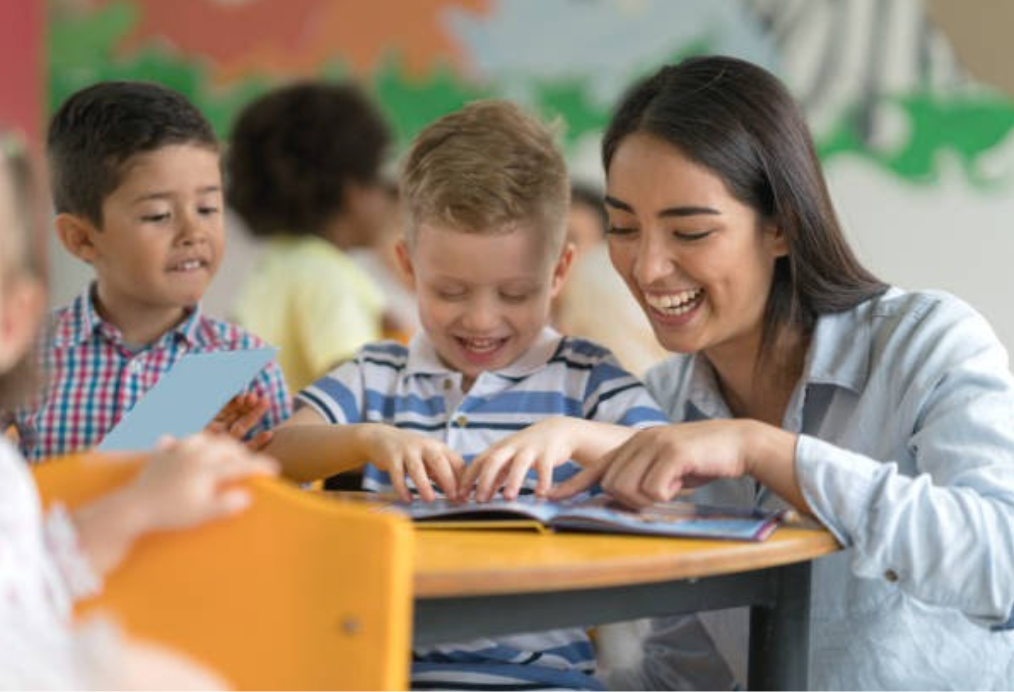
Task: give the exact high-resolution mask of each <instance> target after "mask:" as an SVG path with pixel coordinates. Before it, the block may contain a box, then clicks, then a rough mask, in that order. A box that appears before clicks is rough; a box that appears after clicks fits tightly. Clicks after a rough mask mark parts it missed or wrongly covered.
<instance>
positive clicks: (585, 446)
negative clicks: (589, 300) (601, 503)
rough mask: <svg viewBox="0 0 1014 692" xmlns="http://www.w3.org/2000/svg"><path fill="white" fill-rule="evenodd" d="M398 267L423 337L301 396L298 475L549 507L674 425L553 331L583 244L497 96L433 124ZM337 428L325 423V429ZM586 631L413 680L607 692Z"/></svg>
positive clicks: (432, 667)
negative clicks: (560, 493) (559, 298)
mask: <svg viewBox="0 0 1014 692" xmlns="http://www.w3.org/2000/svg"><path fill="white" fill-rule="evenodd" d="M401 190H402V194H403V199H404V203H405V206H406V210H407V216H408V219H407V227H406V234H405V239H404V242H403V243H402V245H401V246H400V249H399V257H400V261H401V263H402V265H403V267H404V269H405V271H406V272H407V273H408V274H409V275H410V276H411V278H412V280H413V283H414V285H415V289H416V295H417V298H418V302H419V317H420V322H421V324H422V330H421V333H420V334H418V335H417V336H416V337H415V338H414V339H413V340H412V342H411V343H410V344H409V346H408V347H407V348H406V347H404V346H401V345H399V344H396V343H393V342H383V343H378V344H374V345H370V346H367V347H365V348H364V349H363V350H361V351H360V352H359V354H358V355H357V357H356V358H355V359H354V360H353V361H351V362H349V363H346V364H344V365H342V366H340V367H339V368H337V369H336V370H334V371H333V372H331V373H330V374H329V375H327V376H325V377H323V378H321V379H320V380H318V381H317V382H316V383H314V384H313V385H311V386H310V387H307V388H306V389H304V390H303V391H302V392H301V393H300V394H299V396H298V397H297V407H299V408H298V410H297V411H296V413H295V414H294V415H293V418H292V419H291V422H290V423H289V424H286V425H283V426H282V427H281V428H280V429H279V430H278V431H276V434H275V437H274V439H273V440H272V442H271V444H270V445H269V446H268V448H267V451H268V452H269V453H270V454H273V455H275V456H276V458H278V459H279V460H280V461H281V462H282V466H283V473H285V474H287V475H289V476H290V477H292V478H294V479H296V480H310V479H315V478H320V477H325V476H328V475H331V474H333V473H337V472H340V471H343V470H347V469H353V468H359V467H364V486H365V487H366V488H367V489H370V490H377V491H385V490H394V491H395V492H397V493H398V494H399V495H400V496H402V497H403V498H405V499H407V498H409V497H411V494H412V493H413V492H415V493H418V495H419V497H421V498H422V499H423V500H432V499H433V498H434V497H435V492H434V488H433V484H434V483H435V484H436V485H437V486H438V487H439V488H440V489H441V490H442V491H443V492H444V494H446V495H448V496H451V497H467V496H469V495H471V493H472V492H473V490H474V492H475V495H476V498H477V499H479V500H488V499H489V498H490V497H492V496H493V495H494V494H495V493H497V492H500V493H502V494H503V495H504V496H505V497H509V498H512V497H516V496H517V495H518V494H519V493H523V492H535V493H538V494H544V493H546V492H548V490H549V489H550V487H551V486H552V485H553V484H554V483H558V482H560V481H561V480H563V479H565V478H568V477H570V476H571V475H573V474H574V473H576V472H577V471H578V470H579V469H580V466H579V464H581V463H588V462H590V461H592V460H594V459H597V458H598V457H599V456H601V455H602V454H603V453H605V452H606V451H608V450H609V449H611V448H612V447H614V446H615V445H617V444H619V443H620V442H622V441H624V440H625V439H626V438H627V437H628V436H629V435H630V434H631V433H632V432H633V430H632V429H631V428H630V427H628V426H633V427H634V428H636V427H645V426H648V425H653V424H657V423H662V422H665V417H664V415H663V414H662V413H661V411H659V409H658V408H657V407H656V405H655V403H654V402H653V401H652V399H651V398H650V397H649V396H648V395H647V393H646V392H645V390H644V388H643V387H642V386H641V384H640V383H639V382H638V381H637V380H636V379H635V378H634V377H632V376H631V375H630V374H629V373H627V372H626V371H624V370H623V369H622V368H621V367H620V366H619V364H618V363H617V362H616V360H615V359H614V358H613V357H612V356H611V355H610V354H609V352H608V351H606V350H605V349H603V348H601V347H599V346H596V345H594V344H592V343H590V342H587V341H584V340H581V339H574V338H569V337H562V336H561V335H560V334H558V333H557V332H555V331H554V330H553V329H551V328H550V327H549V326H548V324H549V314H550V303H551V301H552V299H553V297H554V296H555V295H556V294H557V292H558V291H559V290H560V287H561V286H562V284H563V281H564V278H565V276H566V274H567V269H568V267H569V266H570V261H571V257H572V254H573V249H572V248H571V247H570V246H567V245H565V242H564V234H565V225H566V217H567V211H568V204H569V182H568V176H567V170H566V166H565V164H564V162H563V158H562V156H561V155H560V153H559V151H558V150H557V149H556V147H555V146H554V144H553V139H552V135H551V134H550V133H549V132H548V131H547V129H546V128H545V127H544V126H543V125H542V124H540V123H539V122H538V121H537V120H536V119H534V118H533V117H531V116H529V115H527V114H526V113H524V112H523V111H522V110H521V109H520V108H519V107H517V106H515V105H513V104H511V103H508V102H504V101H483V102H477V103H473V104H471V105H469V106H466V107H465V108H463V109H462V110H460V111H458V112H456V113H452V114H451V115H448V116H445V117H444V118H441V119H440V120H438V121H436V122H435V123H433V124H432V125H430V126H429V127H427V128H426V129H425V130H424V131H423V132H422V133H421V134H420V135H419V136H418V138H417V139H416V141H415V142H414V144H413V147H412V149H411V151H410V152H409V154H408V157H407V161H406V164H405V168H404V172H403V175H402V181H401ZM322 423H324V424H330V425H321V424H322ZM593 672H594V656H593V651H592V648H591V645H590V643H589V641H588V638H587V636H586V634H585V633H584V631H582V630H578V629H573V630H561V631H554V632H543V633H538V634H530V635H518V636H513V637H508V638H504V639H501V640H498V641H489V640H483V641H479V642H469V643H468V644H463V645H448V646H442V647H439V649H435V650H427V651H417V652H416V660H415V663H414V667H413V685H416V686H425V687H434V686H438V687H439V686H441V685H451V686H453V687H461V686H463V685H464V686H481V687H483V688H490V689H496V688H498V687H504V686H506V687H508V688H511V689H517V685H535V686H540V687H546V686H559V687H568V688H572V689H588V688H592V689H594V688H597V687H598V686H599V683H598V682H597V681H596V680H595V679H594V678H593V677H592V675H591V674H592V673H593Z"/></svg>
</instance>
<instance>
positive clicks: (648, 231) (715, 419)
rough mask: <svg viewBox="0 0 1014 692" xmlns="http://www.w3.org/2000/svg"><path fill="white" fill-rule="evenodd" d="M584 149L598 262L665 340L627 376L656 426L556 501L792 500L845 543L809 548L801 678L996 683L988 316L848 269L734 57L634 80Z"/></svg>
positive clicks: (782, 126) (769, 84)
mask: <svg viewBox="0 0 1014 692" xmlns="http://www.w3.org/2000/svg"><path fill="white" fill-rule="evenodd" d="M603 162H604V164H605V168H606V177H607V192H606V195H607V197H606V203H607V207H608V209H609V217H610V231H609V236H608V239H609V249H610V254H611V257H612V260H613V264H614V265H615V267H616V270H617V271H618V273H619V274H620V275H621V276H622V277H623V278H624V280H625V281H626V283H627V286H628V287H629V288H630V291H631V292H632V294H633V295H634V297H635V298H636V299H637V300H638V301H639V302H640V304H641V307H642V309H643V310H644V312H645V314H646V315H647V316H648V318H649V319H650V321H651V324H652V327H653V329H654V332H655V335H656V337H657V339H658V341H659V342H660V343H661V344H662V345H663V346H665V347H666V348H667V349H668V350H670V351H673V352H675V353H676V355H675V356H674V357H672V358H670V359H669V360H668V361H666V362H665V363H663V364H661V365H659V366H657V367H656V368H654V369H653V370H652V371H650V372H649V373H648V375H647V384H648V386H649V389H650V390H651V391H652V393H653V394H654V395H655V396H656V398H657V400H658V401H659V402H661V403H662V404H663V407H664V408H666V409H667V412H668V414H669V416H670V418H671V420H673V421H676V422H675V423H674V424H672V425H668V426H661V427H656V428H651V429H649V430H644V431H640V432H638V433H637V434H635V435H634V436H632V437H631V438H630V439H629V440H628V441H627V442H626V443H624V444H623V445H621V446H620V447H619V448H617V449H616V450H614V451H613V452H612V453H610V454H608V455H606V456H605V457H603V458H602V459H601V460H600V461H599V462H598V463H597V464H595V465H593V466H592V467H590V468H588V469H587V470H585V471H584V472H582V473H581V474H579V475H578V476H576V477H574V478H573V479H571V480H570V481H569V482H567V483H565V484H564V485H563V486H561V487H559V488H558V489H557V492H556V495H557V496H564V495H567V494H570V493H572V492H575V491H577V490H579V489H581V488H584V487H587V486H589V485H591V484H592V483H594V482H595V481H597V480H600V481H601V483H602V486H603V487H604V488H605V489H606V490H607V491H608V492H610V493H612V494H614V495H616V496H618V497H619V498H621V499H623V500H625V501H627V502H630V503H632V504H636V505H645V504H650V503H652V502H655V501H659V500H667V499H670V498H672V497H673V496H674V495H675V494H676V493H677V492H679V491H681V490H682V489H684V488H696V487H699V486H702V485H703V486H704V487H702V488H700V489H699V490H698V491H697V496H698V498H699V499H700V500H701V501H707V502H716V503H722V504H735V503H742V504H757V505H773V506H778V505H784V504H786V503H789V504H792V505H794V506H795V507H797V508H798V509H800V510H802V511H805V512H808V513H810V514H812V515H814V516H815V517H816V518H817V519H819V520H820V521H821V522H822V523H824V524H825V525H826V526H827V527H828V529H830V530H831V531H832V532H833V533H834V535H835V536H836V537H837V538H838V540H839V542H840V543H841V544H842V545H843V546H844V547H845V550H843V551H841V552H840V553H838V554H836V555H834V556H830V557H827V558H824V559H822V560H820V561H819V562H817V563H816V564H815V565H814V570H813V575H814V577H813V578H814V587H813V594H814V596H813V603H812V611H811V612H812V615H811V628H810V631H811V640H810V649H811V650H810V680H809V685H808V687H810V688H814V689H827V688H831V689H837V688H847V689H859V688H881V689H892V688H901V687H913V686H914V687H920V688H926V689H930V688H933V689H938V688H945V687H962V688H972V687H974V688H977V689H979V688H981V689H995V688H1005V687H1007V686H1009V684H1010V680H1012V679H1014V634H1012V633H1011V632H993V631H990V625H993V626H1000V625H1002V624H1003V623H1005V622H1007V621H1008V620H1009V619H1010V618H1011V615H1012V611H1014V580H1011V579H1010V575H1011V573H1012V572H1014V534H1012V532H1011V530H1010V527H1011V525H1012V522H1014V426H1012V425H1011V421H1012V420H1014V380H1012V378H1011V375H1010V372H1009V371H1008V369H1007V356H1006V353H1005V351H1004V349H1003V348H1002V346H1001V345H1000V344H999V342H998V340H997V338H996V336H995V335H994V334H993V332H992V330H991V329H990V327H989V325H988V324H986V322H985V320H983V318H982V317H981V316H979V315H978V314H977V313H975V312H974V311H973V310H972V309H971V308H970V307H968V306H967V305H965V304H964V303H962V302H961V301H959V300H957V299H956V298H954V297H952V296H949V295H946V294H943V293H939V292H910V293H906V292H903V291H901V290H899V289H896V288H889V287H888V286H887V285H886V284H883V283H881V282H880V281H878V280H877V279H876V278H875V277H873V276H872V275H871V274H870V273H869V272H868V271H866V270H865V269H864V268H863V267H862V266H861V265H860V264H859V263H858V261H857V260H856V259H855V257H854V255H853V253H852V251H851V250H850V249H849V247H848V245H847V243H846V242H845V240H844V237H843V234H842V232H841V229H840V227H839V225H838V221H837V219H836V217H835V213H834V209H833V207H832V205H831V202H830V199H829V196H828V193H827V188H826V185H825V183H824V179H823V176H822V173H821V171H820V167H819V163H818V161H817V158H816V155H815V153H814V148H813V145H812V142H811V140H810V136H809V134H808V131H807V128H806V125H805V123H804V122H803V119H802V116H801V114H800V112H799V110H798V108H797V107H796V105H795V104H794V103H793V101H792V99H791V97H790V96H789V94H788V92H787V91H786V89H785V88H784V86H783V85H782V84H781V83H780V82H778V80H777V79H776V78H775V77H773V76H772V75H770V74H769V73H767V72H765V71H764V70H762V69H760V68H758V67H756V66H754V65H751V64H749V63H746V62H743V61H740V60H735V59H731V58H724V57H704V58H695V59H690V60H687V61H685V62H683V63H680V64H679V65H675V66H671V67H665V68H663V69H661V70H660V71H659V72H658V73H656V74H655V75H654V76H652V77H650V78H648V79H647V80H645V81H643V82H641V83H639V84H637V85H636V86H635V87H634V88H633V90H632V91H630V92H629V93H628V94H627V96H626V97H625V98H624V100H623V101H622V103H621V104H620V106H619V108H618V110H617V111H616V114H615V116H614V118H613V120H612V123H611V125H610V127H609V129H608V131H607V133H606V136H605V139H604V143H603ZM692 630H693V628H686V627H682V628H681V627H679V626H675V627H674V626H671V625H663V626H659V627H658V631H659V632H669V633H670V636H665V635H662V634H660V635H658V636H656V637H655V640H654V641H653V642H649V644H648V645H647V646H646V650H647V651H650V652H655V654H656V656H654V657H652V656H649V658H648V661H647V663H646V664H645V667H644V668H643V670H641V671H639V672H638V675H639V676H640V677H639V680H638V681H637V683H636V684H635V687H646V688H651V687H652V686H653V685H655V684H658V683H659V681H660V680H661V681H663V683H662V684H665V682H664V681H666V680H673V679H676V678H675V677H672V676H669V675H668V674H667V673H666V671H667V670H668V671H677V672H679V673H680V674H682V673H685V671H687V670H693V669H694V666H695V665H696V664H695V660H698V659H699V652H700V650H701V645H700V644H699V643H697V642H691V641H689V639H688V638H686V637H687V635H686V634H685V633H686V632H688V631H692ZM912 632H919V633H920V636H918V637H913V636H912V634H911V633H912ZM680 633H683V634H680ZM681 637H682V638H681ZM726 653H727V654H728V655H731V656H734V657H736V658H739V657H740V656H741V655H742V652H737V651H734V650H727V651H726ZM627 682H628V683H629V680H628V681H627Z"/></svg>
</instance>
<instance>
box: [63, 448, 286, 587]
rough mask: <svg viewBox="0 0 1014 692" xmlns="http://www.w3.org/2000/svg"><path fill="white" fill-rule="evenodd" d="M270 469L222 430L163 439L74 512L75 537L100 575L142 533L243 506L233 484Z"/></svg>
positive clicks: (242, 493)
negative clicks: (137, 465) (121, 479)
mask: <svg viewBox="0 0 1014 692" xmlns="http://www.w3.org/2000/svg"><path fill="white" fill-rule="evenodd" d="M276 473H277V465H276V464H275V462H274V461H273V460H271V459H268V458H267V457H265V456H261V455H257V454H251V453H250V452H249V451H247V449H246V448H245V447H244V446H243V445H241V444H240V443H238V442H236V441H235V440H233V439H231V438H229V437H226V436H223V435H207V434H204V433H201V434H198V435H194V436H192V437H188V438H185V439H183V440H180V441H176V440H171V439H168V438H167V439H165V440H163V441H161V442H160V443H159V446H158V449H157V450H156V451H155V453H154V454H152V456H151V458H150V459H149V460H148V461H147V463H146V464H145V466H144V468H143V469H142V470H141V473H140V474H139V475H138V477H137V478H136V479H135V480H134V481H133V482H132V483H130V484H129V485H127V486H126V487H124V488H122V489H120V490H117V491H115V492H112V493H110V494H108V495H105V496H103V497H101V498H100V499H98V500H95V501H94V502H91V503H89V504H87V505H85V506H83V507H81V508H79V509H78V510H76V511H75V512H74V515H73V519H74V523H75V524H76V526H77V529H78V541H79V543H80V545H81V548H82V550H83V551H84V552H85V554H87V555H88V557H89V558H90V560H91V562H92V565H93V566H94V567H95V569H96V570H97V571H98V572H99V573H100V574H106V573H107V572H109V571H110V570H111V569H113V568H114V567H116V566H117V565H118V564H119V563H120V562H121V561H122V560H123V557H124V556H125V555H126V554H127V551H128V550H130V547H131V546H132V545H133V544H134V541H136V540H137V539H138V538H140V537H141V536H143V535H144V534H146V533H149V532H151V531H161V530H166V529H185V528H189V527H193V526H198V525H199V524H203V523H205V522H207V521H211V520H212V519H217V518H219V517H226V516H230V515H232V514H236V513H237V512H239V511H241V510H243V509H245V508H246V507H247V506H248V505H249V504H250V496H249V493H248V492H247V491H246V490H245V489H243V488H241V487H237V483H238V482H239V481H241V480H243V479H244V478H247V477H249V476H267V475H275V474H276Z"/></svg>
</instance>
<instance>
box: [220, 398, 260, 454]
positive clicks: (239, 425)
mask: <svg viewBox="0 0 1014 692" xmlns="http://www.w3.org/2000/svg"><path fill="white" fill-rule="evenodd" d="M269 408H271V402H269V401H268V399H267V397H261V396H259V395H258V394H255V393H253V392H247V393H245V394H237V395H236V396H234V397H233V398H232V399H230V400H229V403H227V404H226V405H225V406H223V407H222V410H221V411H219V412H218V415H217V416H215V419H214V420H213V421H211V422H210V423H208V426H207V427H206V428H205V430H206V431H207V432H210V433H225V434H227V435H229V436H230V437H233V438H235V439H237V440H240V441H242V440H243V438H244V437H246V435H247V433H249V432H250V431H251V430H253V429H254V428H255V427H257V424H258V423H260V422H261V419H263V418H264V414H266V413H267V412H268V409H269ZM270 441H271V431H270V430H264V431H262V432H260V433H258V434H257V435H255V436H254V437H253V438H252V439H251V440H249V441H248V442H247V443H246V446H247V448H248V449H249V450H250V451H251V452H259V451H260V450H262V449H264V447H266V446H267V444H268V442H270Z"/></svg>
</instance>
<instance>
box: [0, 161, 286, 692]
mask: <svg viewBox="0 0 1014 692" xmlns="http://www.w3.org/2000/svg"><path fill="white" fill-rule="evenodd" d="M12 168H13V166H11V165H8V157H7V156H6V155H5V154H4V152H3V150H2V149H0V407H2V406H6V405H9V404H10V403H11V397H12V396H14V395H15V393H16V390H17V389H18V387H17V385H18V384H20V383H19V382H17V379H16V376H17V375H16V371H15V370H13V369H12V366H13V364H15V363H17V362H19V361H20V360H22V357H23V356H24V353H25V350H26V348H27V346H28V344H29V343H30V342H31V341H32V339H33V336H34V331H35V327H36V326H37V325H38V317H39V314H40V312H41V310H42V307H43V290H42V285H41V282H40V280H39V278H38V275H37V273H36V269H37V267H36V265H35V263H34V262H32V261H31V259H32V258H34V256H35V253H34V252H33V249H34V248H33V240H34V239H32V238H30V234H29V232H28V229H29V227H30V224H29V223H28V214H27V208H28V205H24V207H23V208H17V205H16V201H17V200H24V196H23V194H22V193H21V191H19V192H18V194H15V192H14V186H13V183H14V178H13V176H12ZM22 182H23V181H22ZM273 472H274V464H273V462H270V461H269V460H267V459H266V458H264V457H255V456H252V455H250V454H248V453H247V452H246V451H245V450H244V449H243V448H242V447H240V446H239V445H238V444H236V443H235V442H232V441H231V440H229V439H228V438H225V437H219V438H216V439H212V438H210V437H207V436H199V437H195V438H190V439H188V440H184V441H182V442H179V443H167V444H165V445H164V446H163V447H162V449H161V450H160V451H159V452H158V453H156V454H155V455H154V456H153V457H152V459H151V460H150V462H149V463H148V465H147V466H146V468H145V469H144V471H143V472H142V474H141V475H140V477H139V478H138V479H137V480H136V481H135V482H133V483H132V484H130V485H129V486H127V487H125V488H124V489H122V490H119V491H116V492H115V493H112V494H110V495H107V496H106V497H104V498H102V499H100V500H97V501H95V502H92V503H91V504H89V505H87V506H85V507H82V508H81V509H79V510H77V511H76V512H75V513H74V514H73V515H72V516H70V515H68V514H67V512H65V511H64V510H63V509H61V508H59V507H56V508H54V509H53V510H52V511H51V512H50V513H49V515H48V516H47V517H45V518H43V516H42V513H41V510H40V506H39V498H38V496H37V494H36V492H35V489H34V487H33V485H32V480H31V476H30V475H29V472H28V468H27V466H26V465H25V463H24V460H23V459H22V458H21V457H20V456H19V455H18V453H17V451H16V450H15V448H14V446H13V445H12V444H11V443H10V442H8V441H7V440H6V439H4V438H3V436H0V688H3V689H81V688H94V689H132V688H149V687H152V686H161V688H162V689H171V688H192V689H197V688H201V689H207V688H209V687H221V686H222V685H223V681H221V680H219V679H217V678H216V677H214V676H212V675H211V674H210V673H208V672H207V671H203V670H201V669H199V668H197V667H195V666H194V665H193V664H191V663H189V662H187V661H185V660H184V659H182V658H179V657H177V656H176V655H174V654H171V653H169V652H167V651H164V650H162V649H160V648H157V647H154V646H152V645H142V644H139V643H137V642H128V641H125V640H124V639H123V638H122V637H121V636H120V634H119V633H118V631H117V630H116V628H115V627H112V626H111V625H109V624H108V623H103V622H95V621H92V622H91V623H89V624H87V625H85V626H83V627H81V628H78V629H76V630H75V629H72V628H71V624H70V607H71V603H72V601H73V599H75V598H77V597H81V596H85V595H91V594H93V593H95V592H96V591H97V590H98V588H99V587H100V586H101V575H102V574H103V573H106V572H108V571H110V570H112V569H113V568H114V567H115V566H116V565H117V564H118V563H119V562H120V560H121V559H122V558H123V556H124V555H125V554H126V552H127V551H128V550H129V548H130V546H131V545H132V544H133V543H134V541H135V540H136V539H137V538H139V537H140V536H141V535H142V534H145V533H147V532H150V531H156V530H165V529H174V528H185V527H188V526H195V525H197V524H201V523H203V522H205V521H208V520H210V519H213V518H215V517H219V516H225V515H230V514H234V513H235V512H237V511H240V510H241V509H243V508H244V507H245V506H246V503H247V502H248V497H247V496H246V494H245V492H244V491H242V490H239V489H235V488H233V489H229V490H224V489H223V488H224V486H225V485H228V484H229V483H232V482H234V481H236V480H238V479H240V478H242V477H244V476H248V475H252V474H266V473H273Z"/></svg>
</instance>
